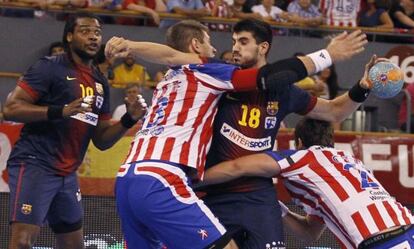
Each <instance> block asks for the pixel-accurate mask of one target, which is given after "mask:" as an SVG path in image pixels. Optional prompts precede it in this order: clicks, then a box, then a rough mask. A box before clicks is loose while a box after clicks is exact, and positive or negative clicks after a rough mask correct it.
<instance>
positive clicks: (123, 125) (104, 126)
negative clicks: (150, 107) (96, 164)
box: [92, 95, 147, 150]
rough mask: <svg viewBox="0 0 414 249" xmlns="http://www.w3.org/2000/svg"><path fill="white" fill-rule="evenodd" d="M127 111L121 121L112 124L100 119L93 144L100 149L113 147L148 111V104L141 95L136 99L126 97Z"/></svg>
mask: <svg viewBox="0 0 414 249" xmlns="http://www.w3.org/2000/svg"><path fill="white" fill-rule="evenodd" d="M124 102H125V105H126V109H127V112H126V113H125V114H124V115H123V116H122V117H121V120H120V122H117V123H115V124H111V122H110V121H109V120H99V122H98V125H97V127H96V129H95V132H94V134H93V137H92V141H93V144H94V145H95V146H96V147H97V148H98V149H100V150H106V149H109V148H111V147H112V146H113V145H114V144H115V143H116V142H118V140H119V139H121V138H122V137H123V135H124V134H125V132H126V131H127V130H128V129H129V128H131V127H133V126H134V125H135V124H136V123H137V122H138V120H140V119H141V118H142V117H144V115H145V114H146V112H147V104H146V103H145V99H144V98H143V97H142V96H141V95H137V98H136V99H134V100H129V99H128V98H125V99H124Z"/></svg>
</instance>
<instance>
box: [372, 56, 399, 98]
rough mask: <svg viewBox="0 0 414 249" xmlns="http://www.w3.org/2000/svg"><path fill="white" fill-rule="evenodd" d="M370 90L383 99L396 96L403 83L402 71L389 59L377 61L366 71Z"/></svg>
mask: <svg viewBox="0 0 414 249" xmlns="http://www.w3.org/2000/svg"><path fill="white" fill-rule="evenodd" d="M368 76H369V79H370V81H371V92H372V93H373V94H374V95H375V96H377V97H379V98H383V99H388V98H392V97H394V96H396V95H397V94H398V93H399V92H400V91H401V89H402V87H403V85H404V72H403V71H402V70H401V69H400V68H399V67H398V66H397V65H395V64H394V63H392V62H389V61H383V62H378V63H377V64H375V65H374V66H373V67H372V68H371V69H370V70H369V73H368Z"/></svg>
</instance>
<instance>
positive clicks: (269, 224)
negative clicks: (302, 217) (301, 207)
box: [203, 186, 285, 249]
mask: <svg viewBox="0 0 414 249" xmlns="http://www.w3.org/2000/svg"><path fill="white" fill-rule="evenodd" d="M203 200H204V202H205V203H206V205H207V206H208V207H209V208H210V209H211V211H212V212H213V213H214V214H215V215H216V216H217V217H218V218H219V219H220V221H221V222H222V224H223V225H224V226H225V227H226V229H227V230H229V231H233V230H235V229H238V228H240V227H242V229H243V230H244V232H243V233H239V235H238V236H236V237H234V240H235V241H236V243H237V245H238V246H239V248H240V249H247V248H248V249H254V248H269V247H268V246H269V245H273V246H276V248H283V247H285V243H284V235H283V224H282V219H281V211H280V206H279V203H278V202H277V196H276V191H275V189H274V188H273V186H272V187H269V188H266V189H262V190H257V191H253V192H246V193H223V194H215V195H207V196H206V197H204V198H203ZM270 248H271V247H270Z"/></svg>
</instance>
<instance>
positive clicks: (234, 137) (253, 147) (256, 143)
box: [220, 123, 272, 151]
mask: <svg viewBox="0 0 414 249" xmlns="http://www.w3.org/2000/svg"><path fill="white" fill-rule="evenodd" d="M220 133H221V134H222V135H223V136H224V137H225V138H227V139H228V140H230V141H232V142H233V143H234V144H236V145H238V146H239V147H241V148H243V149H245V150H250V151H263V150H266V149H269V148H271V144H272V143H271V141H272V140H271V137H270V136H268V137H265V138H250V137H246V136H245V135H243V134H242V133H240V132H239V131H237V130H236V129H234V128H233V127H231V126H230V125H228V124H227V123H223V126H222V127H221V130H220Z"/></svg>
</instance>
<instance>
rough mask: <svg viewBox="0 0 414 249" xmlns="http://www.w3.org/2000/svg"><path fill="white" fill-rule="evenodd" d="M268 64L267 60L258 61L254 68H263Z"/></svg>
mask: <svg viewBox="0 0 414 249" xmlns="http://www.w3.org/2000/svg"><path fill="white" fill-rule="evenodd" d="M266 64H267V61H266V60H257V62H256V64H255V65H254V66H253V67H254V68H261V67H263V66H264V65H266Z"/></svg>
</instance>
